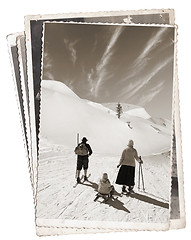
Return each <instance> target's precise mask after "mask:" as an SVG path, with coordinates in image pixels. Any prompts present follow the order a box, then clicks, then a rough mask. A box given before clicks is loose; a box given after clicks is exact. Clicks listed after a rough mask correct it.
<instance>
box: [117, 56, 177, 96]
mask: <svg viewBox="0 0 191 240" xmlns="http://www.w3.org/2000/svg"><path fill="white" fill-rule="evenodd" d="M172 59H173V56H171V57H169V58H167V59H166V60H165V61H163V62H162V63H160V64H157V65H155V67H153V68H152V69H151V72H149V73H147V74H146V75H143V76H141V77H139V78H140V79H139V80H137V81H136V82H133V83H131V84H129V85H128V87H127V88H126V89H124V90H123V91H122V93H121V99H123V98H125V99H127V98H128V99H130V98H131V97H133V96H134V95H136V94H137V93H138V92H139V91H140V90H142V88H143V87H145V86H146V85H147V84H148V83H149V82H150V81H151V80H152V79H153V77H155V76H156V75H157V74H158V73H159V72H160V71H161V70H162V69H163V68H165V67H166V66H167V65H168V64H169V63H170V62H171V61H172Z"/></svg>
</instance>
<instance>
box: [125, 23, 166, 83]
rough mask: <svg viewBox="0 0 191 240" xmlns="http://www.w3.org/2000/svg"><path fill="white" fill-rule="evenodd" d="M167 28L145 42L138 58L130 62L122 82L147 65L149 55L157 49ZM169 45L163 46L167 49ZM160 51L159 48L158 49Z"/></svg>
mask: <svg viewBox="0 0 191 240" xmlns="http://www.w3.org/2000/svg"><path fill="white" fill-rule="evenodd" d="M167 29H168V28H161V29H160V30H159V31H158V32H156V33H155V34H153V36H152V37H151V38H150V39H149V40H148V41H147V42H146V44H145V47H144V48H143V50H142V51H141V52H140V54H139V55H138V57H137V58H136V59H134V61H132V63H131V66H130V67H129V69H128V76H127V77H126V78H124V80H123V81H127V80H129V79H131V78H133V77H135V76H136V75H137V73H139V72H141V71H142V70H143V69H144V68H145V67H146V66H147V64H148V63H149V60H150V57H149V54H150V53H151V52H152V51H153V50H154V49H156V48H157V46H158V45H159V43H161V41H162V37H163V35H164V34H165V32H166V31H167ZM167 46H169V44H167V45H165V46H163V47H167ZM160 50H161V48H160Z"/></svg>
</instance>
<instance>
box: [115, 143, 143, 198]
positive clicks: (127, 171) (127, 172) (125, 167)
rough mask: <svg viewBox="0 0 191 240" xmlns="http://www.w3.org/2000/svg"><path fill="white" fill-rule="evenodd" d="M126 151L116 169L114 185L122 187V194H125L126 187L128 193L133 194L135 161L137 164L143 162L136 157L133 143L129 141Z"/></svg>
mask: <svg viewBox="0 0 191 240" xmlns="http://www.w3.org/2000/svg"><path fill="white" fill-rule="evenodd" d="M127 146H128V147H127V148H126V149H124V150H123V153H122V156H121V159H120V162H119V164H118V165H117V168H119V167H120V166H121V167H120V169H119V172H118V176H117V180H116V184H119V185H123V187H122V193H125V192H127V190H126V186H128V190H129V192H130V193H133V188H134V185H135V160H137V162H139V163H143V161H142V160H141V159H140V158H139V157H138V154H137V150H136V149H135V148H134V147H133V146H134V142H133V140H130V141H129V143H128V145H127Z"/></svg>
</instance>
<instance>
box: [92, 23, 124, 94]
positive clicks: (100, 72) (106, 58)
mask: <svg viewBox="0 0 191 240" xmlns="http://www.w3.org/2000/svg"><path fill="white" fill-rule="evenodd" d="M122 31H123V28H122V27H117V28H116V29H115V31H114V33H113V35H112V36H111V39H110V41H109V44H108V45H107V47H106V49H105V51H104V53H103V55H102V57H101V59H100V61H99V62H98V64H97V65H96V68H95V74H96V79H94V86H93V89H92V91H93V92H94V94H95V96H97V95H98V91H99V88H100V86H101V84H102V83H103V82H104V80H105V79H106V75H107V74H108V72H107V70H106V66H107V65H108V63H109V62H110V59H111V57H112V55H113V53H114V46H115V43H116V42H117V40H118V38H119V36H120V35H121V33H122Z"/></svg>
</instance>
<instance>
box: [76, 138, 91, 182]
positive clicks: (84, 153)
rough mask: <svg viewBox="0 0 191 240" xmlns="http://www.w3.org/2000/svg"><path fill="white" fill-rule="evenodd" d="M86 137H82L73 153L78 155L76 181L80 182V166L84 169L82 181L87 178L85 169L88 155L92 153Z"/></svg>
mask: <svg viewBox="0 0 191 240" xmlns="http://www.w3.org/2000/svg"><path fill="white" fill-rule="evenodd" d="M87 141H88V140H87V138H86V137H83V138H82V141H81V143H79V144H78V146H77V147H76V148H75V153H76V154H77V155H78V157H77V182H78V183H80V171H81V170H82V167H83V169H84V181H86V180H87V170H88V163H89V158H88V157H89V156H91V155H92V149H91V147H90V145H89V144H88V143H87Z"/></svg>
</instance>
